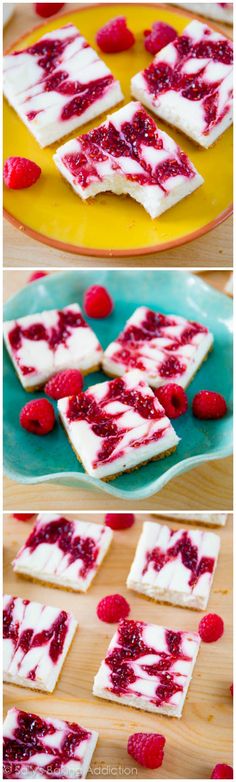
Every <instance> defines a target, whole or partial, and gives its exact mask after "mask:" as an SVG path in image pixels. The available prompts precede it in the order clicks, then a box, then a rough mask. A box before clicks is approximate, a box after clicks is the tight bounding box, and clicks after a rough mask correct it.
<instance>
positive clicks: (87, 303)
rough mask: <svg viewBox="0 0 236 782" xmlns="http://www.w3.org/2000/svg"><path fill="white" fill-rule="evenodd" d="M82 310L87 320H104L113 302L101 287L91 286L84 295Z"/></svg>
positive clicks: (110, 310)
mask: <svg viewBox="0 0 236 782" xmlns="http://www.w3.org/2000/svg"><path fill="white" fill-rule="evenodd" d="M83 304H84V309H85V312H86V315H88V317H89V318H106V317H107V316H108V315H110V314H111V312H112V310H113V301H112V298H111V296H110V294H109V293H108V291H107V290H106V288H103V286H102V285H91V288H88V289H87V291H85V294H84V300H83Z"/></svg>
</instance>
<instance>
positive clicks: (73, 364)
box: [3, 304, 102, 390]
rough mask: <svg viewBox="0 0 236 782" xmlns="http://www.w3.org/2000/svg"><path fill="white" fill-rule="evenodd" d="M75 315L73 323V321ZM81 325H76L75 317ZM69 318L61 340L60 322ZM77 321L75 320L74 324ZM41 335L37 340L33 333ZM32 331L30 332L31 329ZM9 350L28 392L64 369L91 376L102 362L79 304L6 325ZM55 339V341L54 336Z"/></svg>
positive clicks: (93, 335)
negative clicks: (92, 371) (18, 336)
mask: <svg viewBox="0 0 236 782" xmlns="http://www.w3.org/2000/svg"><path fill="white" fill-rule="evenodd" d="M70 313H72V319H70ZM77 314H78V321H77V323H76V315H77ZM63 316H64V317H65V319H67V318H68V322H67V321H66V323H65V329H64V331H63V334H62V335H61V337H60V329H61V324H60V320H61V318H63ZM73 318H74V320H73ZM36 325H37V327H38V326H39V329H40V332H39V333H38V335H36V336H40V339H38V338H35V334H34V329H35V327H36ZM31 327H32V331H29V329H31ZM16 329H19V330H20V339H19V341H18V340H17V339H16V340H14V343H15V347H14V344H12V340H11V334H12V332H13V331H14V333H15V330H16ZM3 333H4V339H5V344H6V348H7V350H8V353H9V355H10V358H11V360H12V362H13V364H14V367H15V369H16V372H17V374H18V377H19V380H20V381H21V383H22V385H23V387H24V388H26V389H27V390H28V389H29V390H30V389H31V388H32V389H33V388H35V387H38V386H41V385H43V384H44V383H46V381H47V380H48V379H49V378H50V377H52V375H54V374H56V372H60V371H61V370H65V369H79V370H80V371H81V372H84V373H88V372H89V371H91V370H92V369H94V368H97V367H98V366H99V364H100V362H101V357H102V348H101V345H100V344H99V342H98V339H97V337H96V335H95V333H94V332H93V331H92V329H91V328H90V327H89V326H88V324H87V323H86V321H85V320H84V318H83V315H82V311H81V308H80V307H79V305H78V304H70V305H68V306H67V307H64V309H63V310H45V311H44V312H40V313H37V314H34V315H26V316H25V317H23V318H18V319H17V320H15V321H13V320H12V321H6V322H5V323H4V325H3ZM57 333H58V334H59V336H58V337H57V336H56V339H54V337H55V335H57Z"/></svg>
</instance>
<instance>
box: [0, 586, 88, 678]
mask: <svg viewBox="0 0 236 782" xmlns="http://www.w3.org/2000/svg"><path fill="white" fill-rule="evenodd" d="M76 627H77V622H76V620H75V619H74V617H73V616H72V614H70V613H68V612H67V611H63V610H60V608H53V607H52V606H48V605H42V604H41V603H35V602H33V601H31V600H23V599H22V598H21V597H12V596H11V595H5V596H4V599H3V681H4V682H11V683H12V684H19V685H20V686H21V687H30V688H31V689H32V690H43V691H45V692H53V690H54V687H55V685H56V683H57V680H58V677H59V674H60V673H61V669H62V666H63V663H64V661H65V658H66V655H67V652H68V651H69V648H70V645H71V642H72V639H73V636H74V634H75V631H76Z"/></svg>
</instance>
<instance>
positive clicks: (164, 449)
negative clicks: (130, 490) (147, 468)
mask: <svg viewBox="0 0 236 782" xmlns="http://www.w3.org/2000/svg"><path fill="white" fill-rule="evenodd" d="M58 410H59V415H60V417H61V420H62V423H63V426H64V427H65V430H66V433H67V435H68V438H69V440H70V443H71V445H72V448H73V449H74V451H75V454H76V456H77V458H78V459H79V460H80V461H81V462H82V464H83V467H84V469H85V470H86V472H87V473H88V474H89V475H92V476H94V477H96V478H101V479H104V480H111V478H114V477H116V476H117V475H118V474H120V473H123V472H127V471H130V470H133V469H135V468H136V467H139V466H140V465H141V464H143V463H145V462H147V461H150V460H151V459H157V458H159V459H160V458H163V457H164V456H168V455H169V454H170V453H171V452H172V451H174V450H175V449H176V446H177V444H178V442H179V438H178V437H177V435H176V433H175V431H174V429H173V426H172V424H171V423H170V420H169V418H167V416H166V414H165V411H164V409H163V407H162V406H161V405H160V403H159V402H158V400H157V398H156V397H155V396H154V393H153V391H152V390H151V388H149V386H148V385H147V383H146V382H145V380H144V379H143V376H142V374H141V372H138V371H136V370H134V371H132V372H127V374H126V375H125V376H124V377H123V378H116V379H115V380H111V381H107V382H105V383H99V384H98V385H96V386H92V387H91V388H88V389H87V391H85V392H84V393H81V394H79V395H78V396H71V397H66V398H64V399H60V400H59V402H58Z"/></svg>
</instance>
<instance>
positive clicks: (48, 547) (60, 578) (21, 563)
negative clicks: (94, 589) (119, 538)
mask: <svg viewBox="0 0 236 782" xmlns="http://www.w3.org/2000/svg"><path fill="white" fill-rule="evenodd" d="M112 537H113V535H112V531H111V530H110V529H109V527H105V526H104V525H103V524H95V523H92V522H88V521H80V520H75V519H74V520H69V519H67V518H65V517H64V516H63V517H62V516H60V515H57V514H55V513H52V514H49V513H40V514H39V515H38V517H37V519H36V522H35V525H34V527H33V529H32V531H31V532H30V534H29V536H28V538H27V540H26V541H25V543H24V545H23V546H22V548H21V549H20V551H19V552H18V554H17V555H16V558H15V560H14V562H13V570H14V571H15V573H18V574H19V575H21V576H25V577H26V578H30V579H34V580H36V581H43V582H46V583H47V584H48V585H49V586H54V587H59V588H61V589H70V590H73V592H87V589H88V588H89V586H90V585H91V583H92V581H93V579H94V577H95V576H96V573H97V571H98V569H99V567H100V565H101V563H102V561H103V559H104V557H105V555H106V553H107V551H108V549H109V546H110V543H111V540H112Z"/></svg>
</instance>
